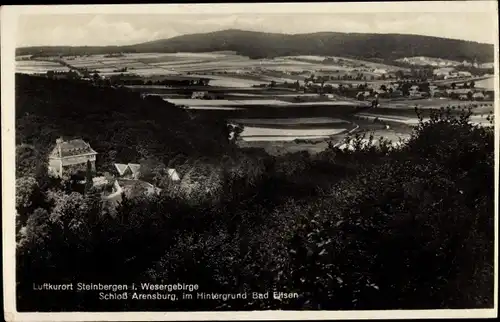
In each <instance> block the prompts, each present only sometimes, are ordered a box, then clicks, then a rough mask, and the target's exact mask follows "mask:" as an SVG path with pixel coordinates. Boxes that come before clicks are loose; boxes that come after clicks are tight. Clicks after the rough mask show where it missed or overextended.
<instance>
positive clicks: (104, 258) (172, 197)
mask: <svg viewBox="0 0 500 322" xmlns="http://www.w3.org/2000/svg"><path fill="white" fill-rule="evenodd" d="M467 116H468V115H467V113H465V114H464V115H463V117H462V118H460V117H459V118H456V117H455V116H453V115H452V113H447V112H446V111H442V112H439V113H436V114H434V115H433V116H432V117H431V119H430V121H426V122H423V121H422V122H421V124H420V125H419V126H418V127H417V128H416V129H415V133H414V135H413V136H412V137H411V139H410V140H409V142H408V143H407V144H406V145H405V146H403V147H400V148H391V147H390V146H389V145H385V146H383V147H374V146H365V147H362V145H361V144H360V145H358V149H357V150H356V151H340V150H338V149H336V148H334V147H333V146H332V147H330V148H329V149H327V150H326V151H324V152H322V153H320V154H318V155H314V156H311V155H309V154H307V153H295V154H290V155H286V156H280V157H271V156H268V155H265V154H262V153H257V152H256V151H247V152H245V151H243V150H242V151H238V152H235V151H232V152H231V153H226V155H225V156H224V157H217V158H214V157H212V158H204V159H202V158H200V159H199V162H198V163H197V164H194V165H192V167H191V170H190V171H192V173H191V174H189V175H190V176H192V181H193V182H201V183H200V184H199V185H194V186H193V187H194V188H193V191H192V193H190V194H181V193H174V192H175V191H176V190H175V187H173V186H172V187H167V188H166V189H165V190H164V191H163V192H162V194H161V195H160V196H154V197H140V198H134V199H130V200H129V199H125V200H124V201H123V203H122V204H121V205H120V206H119V207H118V208H117V209H116V211H115V212H112V213H111V212H109V211H108V210H107V209H106V208H104V207H101V205H100V203H99V202H97V203H96V200H95V196H93V195H91V194H87V195H82V194H79V193H77V192H71V191H70V190H64V189H63V188H60V187H59V188H58V186H57V185H54V184H53V183H50V182H48V183H47V182H45V183H43V184H40V182H42V181H43V180H46V179H44V177H43V176H38V177H37V179H35V180H34V179H32V178H24V179H20V180H19V182H18V184H19V185H20V187H19V188H20V190H19V191H20V194H19V196H18V212H21V213H27V215H26V217H27V219H26V220H25V223H23V224H21V225H20V227H21V226H22V227H23V228H22V229H20V232H19V236H18V249H17V257H18V262H17V263H18V266H17V270H18V275H17V276H18V280H17V282H18V300H19V302H18V303H19V307H18V308H19V310H42V311H43V310H51V309H53V310H56V309H63V310H77V309H83V310H97V311H99V310H101V311H102V310H106V311H109V310H124V309H134V310H207V309H221V310H222V309H231V310H238V309H331V310H346V309H400V308H401V309H435V308H484V307H492V305H493V263H494V262H493V260H494V258H493V256H494V255H493V250H494V248H493V246H494V245H493V242H494V227H493V225H494V205H493V199H494V186H493V173H494V171H493V169H494V166H493V165H494V157H493V142H494V140H493V130H492V129H491V128H481V127H477V126H473V125H471V124H470V123H469V122H468V117H467ZM361 139H362V138H357V139H356V138H355V140H361ZM24 164H25V163H21V165H22V166H24ZM150 164H153V163H150ZM152 167H153V168H154V166H152ZM158 173H160V172H158ZM160 179H161V178H160ZM160 181H161V180H160ZM37 187H38V188H37ZM40 187H43V188H40ZM34 191H40V193H37V194H34ZM207 191H209V193H208V192H207ZM21 192H22V193H21ZM35 195H36V196H38V197H37V198H39V199H40V198H42V199H43V200H44V203H36V204H33V202H32V200H33V199H32V198H34V197H32V196H35ZM207 196H208V197H207ZM34 272H36V274H34ZM39 281H51V282H52V283H57V282H61V283H62V282H68V281H72V282H74V283H76V282H93V283H97V282H101V283H128V284H130V283H131V282H135V283H137V284H138V283H140V282H146V281H151V282H155V283H179V282H180V283H189V284H199V286H200V291H203V292H207V293H212V292H216V293H236V292H249V293H248V294H251V292H268V291H269V292H271V294H272V292H273V291H277V292H297V293H298V294H299V296H300V297H299V298H298V299H281V300H277V299H274V298H273V296H272V295H271V296H270V298H269V299H266V300H252V298H251V296H250V297H249V299H248V300H234V301H223V300H220V301H216V300H214V301H200V300H191V301H177V302H172V301H99V300H98V299H97V294H96V293H93V292H82V293H71V294H69V295H68V294H62V295H54V293H53V292H52V293H51V294H50V296H46V295H47V293H43V292H33V290H32V289H31V287H32V283H33V282H39ZM194 295H195V296H196V294H194Z"/></svg>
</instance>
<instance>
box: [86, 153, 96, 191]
mask: <svg viewBox="0 0 500 322" xmlns="http://www.w3.org/2000/svg"><path fill="white" fill-rule="evenodd" d="M93 177H94V176H93V171H92V164H91V163H90V161H89V160H87V170H86V172H85V194H86V193H87V192H89V191H90V189H92V187H93V186H94V182H93Z"/></svg>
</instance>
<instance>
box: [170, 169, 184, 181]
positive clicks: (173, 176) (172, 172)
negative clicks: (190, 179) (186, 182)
mask: <svg viewBox="0 0 500 322" xmlns="http://www.w3.org/2000/svg"><path fill="white" fill-rule="evenodd" d="M167 171H168V176H169V177H170V179H172V181H179V180H180V179H181V178H180V177H179V174H178V173H177V171H175V169H171V168H169V169H168V170H167Z"/></svg>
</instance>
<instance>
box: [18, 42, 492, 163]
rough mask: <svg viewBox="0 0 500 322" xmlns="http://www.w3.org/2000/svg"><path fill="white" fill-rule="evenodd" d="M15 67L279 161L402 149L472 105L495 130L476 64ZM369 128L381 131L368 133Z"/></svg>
mask: <svg viewBox="0 0 500 322" xmlns="http://www.w3.org/2000/svg"><path fill="white" fill-rule="evenodd" d="M16 66H17V67H16V68H17V71H18V72H19V73H26V74H30V75H38V77H46V78H49V79H55V80H61V81H62V80H64V79H66V80H73V81H82V82H88V83H89V84H92V85H93V86H98V87H109V88H125V89H127V90H130V91H133V92H137V93H140V95H141V97H142V98H143V99H146V98H149V97H155V98H158V99H161V100H163V101H165V102H168V103H171V104H173V105H175V106H177V107H178V108H180V109H185V110H187V111H188V112H189V113H190V114H191V115H211V116H213V117H217V118H221V119H224V120H226V121H227V122H228V124H229V126H231V127H232V128H234V129H236V128H238V133H237V135H238V138H235V140H237V141H238V144H239V145H240V146H241V147H258V148H264V149H265V150H266V151H267V152H268V153H272V154H282V153H287V152H296V151H301V150H307V151H309V152H311V153H317V152H320V151H323V150H324V149H325V148H326V147H327V146H328V143H330V142H332V143H333V144H336V145H338V146H346V145H343V143H342V142H341V141H342V139H343V138H344V137H345V134H346V133H350V134H352V133H354V132H367V131H370V132H371V133H373V134H374V135H375V136H376V137H378V136H383V137H387V138H388V139H390V140H392V141H394V142H395V144H398V143H397V142H398V141H399V140H400V139H405V138H407V137H408V132H409V131H411V127H412V125H414V124H416V122H418V120H417V118H416V115H415V113H414V109H415V107H418V108H421V109H423V110H430V109H439V108H445V107H454V108H463V107H466V106H471V107H473V109H474V110H473V114H474V115H473V117H472V119H473V121H474V122H476V123H481V124H484V125H486V126H488V125H489V122H488V120H487V117H488V116H489V115H490V114H491V113H492V111H493V99H494V91H493V67H492V63H491V62H484V61H483V62H478V61H477V59H470V60H462V61H453V60H449V59H441V58H433V57H425V56H416V57H404V58H401V59H397V60H394V61H392V62H379V61H376V60H363V59H353V58H346V57H334V56H314V55H298V56H281V57H274V58H265V59H250V58H248V57H245V56H242V55H239V54H237V53H235V52H230V51H225V52H210V53H198V52H197V53H188V52H186V53H182V52H178V53H127V52H116V53H110V54H85V53H82V54H80V55H71V54H63V55H57V56H56V55H50V54H45V53H42V54H33V55H20V56H18V58H17V62H16ZM367 120H372V121H373V120H374V122H375V123H377V124H369V125H366V121H367ZM339 121H341V122H339ZM372 123H373V122H372ZM339 124H342V126H340V125H339ZM329 125H330V126H329ZM233 136H234V133H233V134H231V138H233ZM347 146H348V145H347Z"/></svg>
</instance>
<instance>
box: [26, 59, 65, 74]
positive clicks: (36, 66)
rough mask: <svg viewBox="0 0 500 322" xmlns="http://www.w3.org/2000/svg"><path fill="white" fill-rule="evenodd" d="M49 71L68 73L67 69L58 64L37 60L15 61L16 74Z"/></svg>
mask: <svg viewBox="0 0 500 322" xmlns="http://www.w3.org/2000/svg"><path fill="white" fill-rule="evenodd" d="M49 70H53V71H57V72H68V71H69V68H68V67H66V66H63V65H61V64H59V63H55V62H48V61H37V60H19V61H16V72H17V73H23V74H42V73H46V72H47V71H49Z"/></svg>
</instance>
